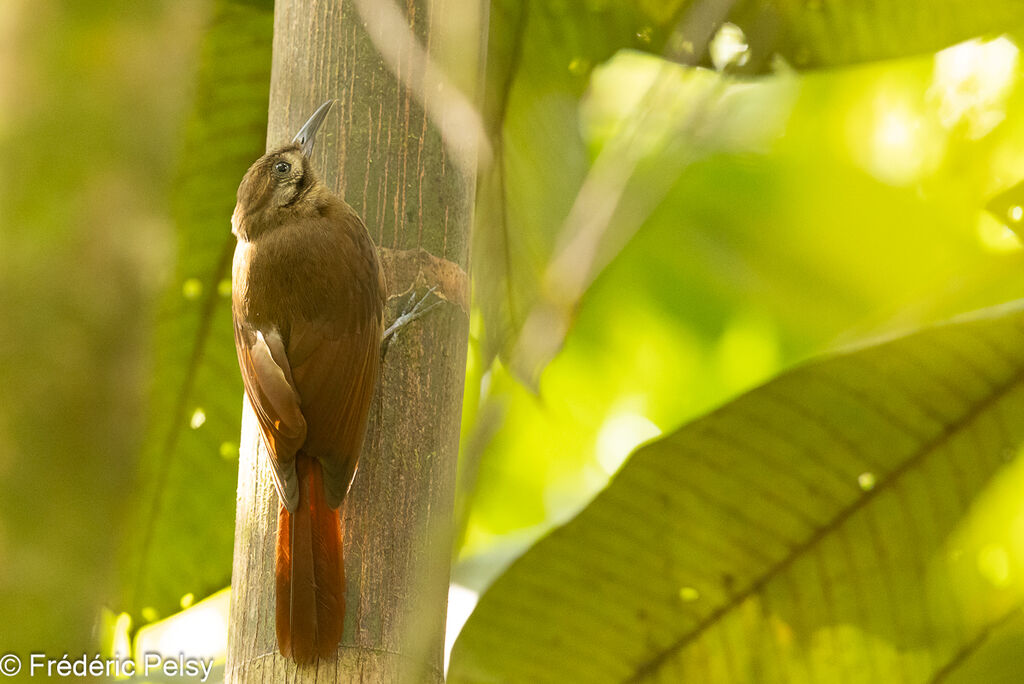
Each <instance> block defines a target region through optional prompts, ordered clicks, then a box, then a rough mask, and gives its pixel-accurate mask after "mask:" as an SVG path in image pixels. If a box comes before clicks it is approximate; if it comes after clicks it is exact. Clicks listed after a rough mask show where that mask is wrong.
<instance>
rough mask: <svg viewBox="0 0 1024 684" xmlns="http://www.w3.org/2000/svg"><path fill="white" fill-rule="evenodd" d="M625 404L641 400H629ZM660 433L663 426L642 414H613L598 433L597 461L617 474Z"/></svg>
mask: <svg viewBox="0 0 1024 684" xmlns="http://www.w3.org/2000/svg"><path fill="white" fill-rule="evenodd" d="M623 403H624V405H626V406H629V405H630V404H636V403H640V402H638V401H636V400H635V399H634V400H633V401H630V400H626V401H625V402H623ZM659 435H661V429H660V428H659V427H658V426H657V425H655V424H654V423H652V422H651V421H650V419H648V418H647V417H646V416H644V415H641V414H639V413H635V412H632V411H629V410H622V411H619V412H615V413H612V414H611V415H609V416H608V418H607V419H606V420H605V421H604V424H603V425H602V426H601V429H600V430H599V431H598V433H597V444H596V449H595V450H596V456H597V462H598V463H599V464H600V466H601V468H602V469H603V470H604V472H605V473H607V474H608V475H614V474H615V472H616V471H617V470H618V469H619V467H620V466H621V465H622V464H623V462H624V461H625V460H626V457H627V456H629V454H630V453H631V452H632V451H633V450H634V449H636V448H637V447H638V446H640V445H641V444H643V443H644V442H646V441H648V440H651V439H654V438H655V437H658V436H659Z"/></svg>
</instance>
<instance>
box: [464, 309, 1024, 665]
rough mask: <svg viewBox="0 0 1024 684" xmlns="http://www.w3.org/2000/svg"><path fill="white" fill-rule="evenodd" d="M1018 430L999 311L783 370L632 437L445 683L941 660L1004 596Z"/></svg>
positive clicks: (1019, 590) (1013, 316)
mask: <svg viewBox="0 0 1024 684" xmlns="http://www.w3.org/2000/svg"><path fill="white" fill-rule="evenodd" d="M1022 442H1024V314H1022V312H1021V308H1020V307H1019V306H1015V307H1013V308H1008V307H1003V308H999V309H990V310H986V311H985V312H982V314H980V315H978V316H974V317H972V318H969V319H960V320H957V321H954V322H951V323H948V324H944V325H941V326H936V327H932V328H928V329H925V330H923V331H921V332H918V333H915V334H913V335H910V336H908V337H904V338H900V339H895V340H893V341H889V342H886V343H882V344H878V345H876V346H871V347H867V348H862V349H859V350H855V351H850V352H847V353H843V354H840V355H836V356H832V357H829V358H825V359H823V360H819V361H816V362H813V363H809V364H806V365H804V366H801V367H798V368H797V369H795V370H792V371H789V372H787V373H784V374H783V375H781V376H779V377H778V378H777V379H775V380H774V381H772V382H770V383H768V384H766V385H764V386H763V387H760V388H758V389H756V390H753V391H751V392H749V393H748V394H746V395H744V396H742V397H741V398H739V399H737V400H735V401H733V402H732V403H730V404H727V405H726V406H724V407H722V408H721V409H719V410H717V411H715V412H713V413H711V414H709V415H707V416H706V417H704V418H701V419H699V420H697V421H695V422H693V423H691V424H690V425H688V426H686V427H684V428H682V429H681V430H679V431H677V432H675V433H674V434H671V435H669V436H668V437H665V438H664V439H660V440H658V441H655V442H652V443H650V444H648V445H646V446H644V447H642V448H641V449H639V450H638V451H637V452H636V453H635V454H634V455H633V457H632V458H631V459H630V460H629V461H628V462H627V463H626V465H625V466H624V467H623V468H622V470H621V471H620V472H619V473H618V475H617V476H616V477H615V478H614V479H613V480H612V482H611V483H610V485H609V486H608V487H607V489H605V490H604V491H603V492H602V493H601V494H599V495H598V497H597V498H596V499H595V500H594V501H593V502H592V503H591V504H590V505H589V506H588V507H587V508H586V509H584V510H583V512H582V513H580V514H579V515H578V516H577V517H576V518H575V519H573V520H572V521H570V522H569V523H568V524H566V525H564V526H563V527H561V528H559V529H557V530H556V531H555V532H553V533H552V534H550V535H549V536H548V537H546V538H545V539H543V540H542V541H540V542H539V543H538V544H537V545H536V546H535V547H534V548H533V549H531V550H530V551H529V552H527V553H526V554H525V555H524V556H522V557H521V558H520V559H519V560H518V561H516V562H515V563H514V564H513V565H512V566H511V567H510V568H509V569H508V571H507V572H506V573H505V574H504V575H502V576H501V577H500V578H499V579H498V580H497V581H496V582H495V583H494V585H493V586H492V587H491V588H490V590H489V591H487V592H486V593H485V594H484V596H483V597H482V599H481V601H480V603H479V605H478V606H477V608H476V611H475V612H474V613H473V615H472V616H471V617H470V620H469V621H468V623H467V624H466V626H465V629H464V631H463V632H462V634H461V636H460V637H459V640H458V642H457V643H456V645H455V649H454V651H453V654H452V663H451V668H450V671H449V681H450V682H498V681H509V682H518V681H532V682H545V681H550V682H565V681H587V682H619V681H666V682H667V681H700V682H708V683H714V682H730V683H735V682H745V681H758V682H787V683H790V682H822V681H836V680H837V677H840V678H841V680H842V681H846V682H879V681H936V680H937V679H938V678H940V677H948V676H949V675H951V674H954V673H955V672H956V671H957V669H958V668H959V667H960V666H961V664H964V663H969V662H971V661H972V659H973V656H974V655H975V653H976V652H978V651H980V650H982V649H983V648H984V646H985V643H986V639H987V636H988V635H989V634H990V633H992V632H994V631H997V630H998V628H999V627H1000V626H1001V625H1002V624H1003V622H1004V621H1005V620H1008V619H1009V618H1010V616H1012V615H1014V614H1015V611H1017V610H1019V607H1020V606H1021V605H1022V602H1024V583H1021V581H1020V578H1021V576H1022V574H1024V545H1022V544H1021V543H1020V534H1019V530H1020V524H1021V523H1020V520H1022V519H1024V506H1022V504H1021V501H1020V496H1019V491H1020V488H1021V487H1022V486H1024V458H1021V457H1020V455H1019V450H1020V448H1021V444H1022ZM932 678H935V679H932ZM960 681H964V680H962V679H961V680H960Z"/></svg>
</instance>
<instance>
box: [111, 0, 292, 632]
mask: <svg viewBox="0 0 1024 684" xmlns="http://www.w3.org/2000/svg"><path fill="white" fill-rule="evenodd" d="M272 30H273V3H272V2H269V1H268V2H246V3H241V2H234V1H233V0H215V2H213V3H212V7H211V10H210V16H209V19H208V21H207V24H206V26H205V28H204V31H203V38H202V43H201V45H200V47H199V64H198V70H197V76H196V82H195V90H194V92H193V100H192V101H193V105H192V111H191V112H190V113H189V114H188V118H187V123H186V126H185V131H184V144H183V150H182V159H183V163H182V164H181V165H180V167H179V169H178V174H177V178H176V180H175V183H174V186H173V190H172V209H171V211H172V214H171V215H172V217H173V220H174V223H175V226H176V228H177V230H176V232H175V234H176V236H177V254H178V258H177V260H176V262H175V267H174V271H173V273H172V274H171V276H170V278H169V279H168V281H167V284H166V288H165V291H164V295H163V297H162V299H161V301H160V307H159V311H158V313H157V316H156V319H155V333H154V349H153V357H154V372H153V375H152V379H153V389H152V392H151V398H150V421H149V425H148V428H147V431H146V440H145V443H144V445H143V449H142V454H141V473H142V477H141V486H140V488H139V489H138V492H137V494H136V496H135V497H133V504H134V508H133V515H132V521H133V526H132V530H131V532H130V534H129V536H128V537H127V538H126V547H127V550H126V555H125V557H124V561H123V563H122V577H123V581H122V597H121V599H120V601H119V603H118V605H117V607H118V608H119V609H120V610H126V611H128V612H130V613H131V614H132V615H133V616H135V617H136V618H137V617H139V616H142V617H143V618H144V619H145V620H146V621H152V620H154V619H155V618H156V617H158V616H161V615H167V614H168V613H169V612H173V611H175V610H177V608H178V603H179V599H180V597H181V596H182V595H184V594H186V593H194V594H196V595H198V596H206V595H208V594H210V593H212V592H214V591H216V590H218V589H220V588H222V587H224V586H225V585H227V584H228V583H229V582H230V580H231V549H232V539H233V538H234V510H235V507H234V492H235V484H236V482H237V473H238V468H237V463H238V435H239V429H240V424H241V409H242V398H241V397H242V384H241V378H240V377H239V375H238V362H237V360H236V358H235V349H234V342H233V340H234V337H233V332H232V327H231V307H230V301H231V255H232V253H233V252H234V246H235V237H234V235H232V234H231V228H230V217H231V212H232V210H233V208H234V205H235V190H236V188H237V187H238V181H239V179H240V178H241V177H242V175H243V174H244V173H245V170H246V169H247V168H248V167H249V164H251V163H252V160H253V159H256V158H258V157H259V156H260V155H261V154H263V150H264V149H265V142H266V131H267V101H268V99H269V89H270V48H271V41H272V35H273V34H272Z"/></svg>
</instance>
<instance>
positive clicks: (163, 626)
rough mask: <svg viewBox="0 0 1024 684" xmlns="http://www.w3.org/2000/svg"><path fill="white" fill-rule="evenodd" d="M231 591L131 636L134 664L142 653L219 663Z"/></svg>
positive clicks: (212, 597) (223, 645) (223, 648)
mask: <svg viewBox="0 0 1024 684" xmlns="http://www.w3.org/2000/svg"><path fill="white" fill-rule="evenodd" d="M230 600H231V590H230V589H223V590H221V591H219V592H217V593H216V594H213V595H212V596H210V597H208V598H206V599H203V600H202V601H200V602H199V603H196V604H195V605H192V606H190V607H188V608H186V609H184V610H182V611H181V612H180V613H176V614H174V615H171V616H170V617H167V618H165V619H163V620H160V621H159V622H154V623H152V624H149V625H146V626H144V627H142V628H141V629H139V632H138V634H136V635H135V643H134V648H133V655H134V657H135V659H136V661H138V662H140V663H141V662H142V656H143V654H146V653H160V654H163V656H164V657H165V658H175V657H177V656H178V655H179V654H181V653H184V654H185V655H186V656H189V657H192V658H212V659H214V661H219V662H223V660H224V657H225V655H226V653H227V643H228V605H229V602H230Z"/></svg>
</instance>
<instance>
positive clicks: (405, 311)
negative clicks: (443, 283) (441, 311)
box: [381, 285, 444, 356]
mask: <svg viewBox="0 0 1024 684" xmlns="http://www.w3.org/2000/svg"><path fill="white" fill-rule="evenodd" d="M436 289H437V286H436V285H435V286H433V287H431V288H430V289H429V290H427V291H426V293H425V294H424V295H423V296H422V297H420V298H419V300H417V299H416V290H413V291H412V293H411V294H410V295H409V299H408V300H407V301H406V302H405V306H404V307H403V308H402V313H401V314H399V316H398V318H396V319H395V321H394V323H392V324H391V325H390V326H388V329H387V330H385V331H384V336H383V337H381V344H382V349H381V356H384V355H386V354H387V352H388V347H389V346H390V345H391V343H392V342H393V341H394V340H395V338H397V337H398V332H399V331H400V330H401V329H402V328H404V327H405V326H407V325H409V324H410V323H412V322H413V321H415V320H416V319H417V318H422V317H423V316H425V315H426V314H428V313H430V312H431V311H433V310H434V309H436V308H437V307H439V306H441V304H442V303H443V302H444V300H443V299H441V298H440V297H437V301H436V302H434V303H433V304H431V305H430V306H426V307H425V306H423V303H424V302H425V301H427V298H428V297H430V295H432V294H433V293H434V290H436ZM435 296H436V295H435Z"/></svg>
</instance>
